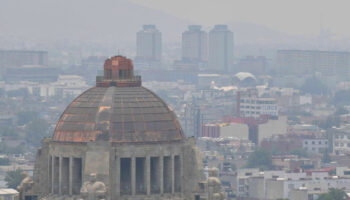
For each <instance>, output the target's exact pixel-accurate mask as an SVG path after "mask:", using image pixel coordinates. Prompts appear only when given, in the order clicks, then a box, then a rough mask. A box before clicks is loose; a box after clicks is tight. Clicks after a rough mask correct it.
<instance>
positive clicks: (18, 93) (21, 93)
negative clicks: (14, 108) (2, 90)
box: [7, 88, 29, 97]
mask: <svg viewBox="0 0 350 200" xmlns="http://www.w3.org/2000/svg"><path fill="white" fill-rule="evenodd" d="M7 96H9V97H27V96H29V91H28V89H27V88H20V89H18V90H10V91H7Z"/></svg>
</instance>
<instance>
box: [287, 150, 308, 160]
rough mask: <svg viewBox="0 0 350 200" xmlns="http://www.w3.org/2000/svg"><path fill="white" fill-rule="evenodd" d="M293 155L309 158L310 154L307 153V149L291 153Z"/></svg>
mask: <svg viewBox="0 0 350 200" xmlns="http://www.w3.org/2000/svg"><path fill="white" fill-rule="evenodd" d="M290 154H292V155H296V156H298V157H299V158H309V154H308V153H307V152H306V151H305V149H295V150H293V151H291V152H290Z"/></svg>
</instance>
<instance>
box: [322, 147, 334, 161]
mask: <svg viewBox="0 0 350 200" xmlns="http://www.w3.org/2000/svg"><path fill="white" fill-rule="evenodd" d="M322 162H323V163H330V162H332V159H331V156H330V155H329V152H328V149H325V150H324V151H323V156H322Z"/></svg>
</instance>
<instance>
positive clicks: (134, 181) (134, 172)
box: [131, 156, 136, 195]
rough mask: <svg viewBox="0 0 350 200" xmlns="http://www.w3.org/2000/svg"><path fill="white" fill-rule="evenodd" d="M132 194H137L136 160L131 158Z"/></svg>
mask: <svg viewBox="0 0 350 200" xmlns="http://www.w3.org/2000/svg"><path fill="white" fill-rule="evenodd" d="M131 194H132V195H135V194H136V158H135V156H133V157H131Z"/></svg>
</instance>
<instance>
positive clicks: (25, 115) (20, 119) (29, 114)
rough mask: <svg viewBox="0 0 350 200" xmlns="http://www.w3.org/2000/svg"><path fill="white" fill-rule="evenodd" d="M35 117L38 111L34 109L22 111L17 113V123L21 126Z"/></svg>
mask: <svg viewBox="0 0 350 200" xmlns="http://www.w3.org/2000/svg"><path fill="white" fill-rule="evenodd" d="M37 118H38V113H37V112H35V111H22V112H19V113H17V123H18V125H20V126H23V125H25V124H27V123H29V122H30V121H32V120H34V119H37Z"/></svg>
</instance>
